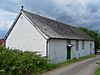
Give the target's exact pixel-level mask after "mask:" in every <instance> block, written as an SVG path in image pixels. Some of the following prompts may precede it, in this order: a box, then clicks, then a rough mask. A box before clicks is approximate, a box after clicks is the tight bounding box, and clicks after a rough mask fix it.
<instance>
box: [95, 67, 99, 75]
mask: <svg viewBox="0 0 100 75" xmlns="http://www.w3.org/2000/svg"><path fill="white" fill-rule="evenodd" d="M95 75H100V66H99V67H98V68H97V69H96V71H95Z"/></svg>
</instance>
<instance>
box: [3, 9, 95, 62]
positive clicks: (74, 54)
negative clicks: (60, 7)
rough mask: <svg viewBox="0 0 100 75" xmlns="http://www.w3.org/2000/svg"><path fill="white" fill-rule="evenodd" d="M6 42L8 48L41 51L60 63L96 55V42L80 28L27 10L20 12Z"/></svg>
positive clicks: (51, 59) (6, 37)
mask: <svg viewBox="0 0 100 75" xmlns="http://www.w3.org/2000/svg"><path fill="white" fill-rule="evenodd" d="M5 39H6V47H9V48H13V49H20V50H23V51H37V52H40V53H41V54H42V55H43V56H48V58H49V59H50V61H51V62H56V63H57V62H63V61H65V60H67V59H71V58H78V57H82V56H86V55H89V54H93V53H94V40H93V39H92V38H91V37H90V36H88V35H87V34H85V33H84V32H82V31H80V30H79V29H78V28H76V27H73V26H70V25H66V24H63V23H60V22H57V21H54V20H51V19H48V18H45V17H42V16H39V15H36V14H33V13H30V12H27V11H25V10H22V11H20V13H19V15H18V16H17V18H16V19H15V21H14V23H13V25H12V26H11V28H10V29H9V31H8V33H7V34H6V36H5Z"/></svg>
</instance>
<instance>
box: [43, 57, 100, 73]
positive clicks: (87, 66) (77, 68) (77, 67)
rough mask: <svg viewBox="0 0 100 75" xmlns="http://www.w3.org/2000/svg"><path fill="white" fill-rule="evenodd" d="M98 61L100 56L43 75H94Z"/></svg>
mask: <svg viewBox="0 0 100 75" xmlns="http://www.w3.org/2000/svg"><path fill="white" fill-rule="evenodd" d="M98 60H100V56H97V57H96V58H91V59H87V60H84V61H80V62H77V63H74V64H72V65H69V66H65V67H62V68H59V69H56V70H53V71H49V72H47V73H44V74H42V75H93V73H94V71H95V69H96V67H97V64H96V61H98Z"/></svg>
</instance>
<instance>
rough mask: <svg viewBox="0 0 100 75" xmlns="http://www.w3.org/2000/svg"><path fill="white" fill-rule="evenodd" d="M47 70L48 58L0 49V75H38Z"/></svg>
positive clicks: (30, 53) (34, 53)
mask: <svg viewBox="0 0 100 75" xmlns="http://www.w3.org/2000/svg"><path fill="white" fill-rule="evenodd" d="M46 68H47V59H46V57H41V55H37V54H36V52H22V51H19V50H11V49H6V48H3V47H0V75H37V74H39V73H40V72H41V71H43V70H45V69H46Z"/></svg>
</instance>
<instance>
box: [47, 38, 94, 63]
mask: <svg viewBox="0 0 100 75" xmlns="http://www.w3.org/2000/svg"><path fill="white" fill-rule="evenodd" d="M66 41H67V40H57V39H52V40H49V47H48V50H49V59H50V60H52V61H53V62H56V63H58V62H63V61H65V60H67V43H66ZM90 43H92V44H93V45H92V50H91V51H92V52H90ZM71 44H72V45H73V46H72V48H71V58H79V57H82V56H86V55H90V54H94V42H93V41H84V45H85V46H84V47H85V48H84V49H82V41H79V50H76V40H71Z"/></svg>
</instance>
